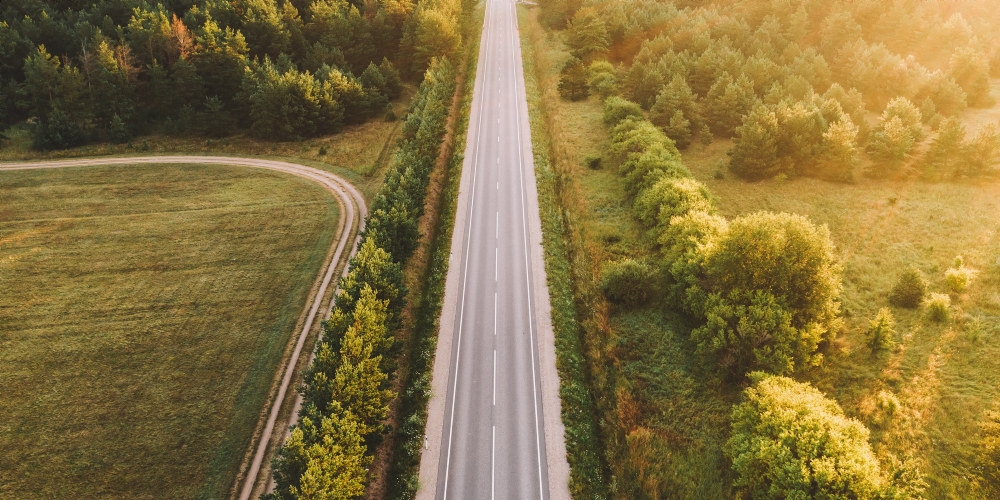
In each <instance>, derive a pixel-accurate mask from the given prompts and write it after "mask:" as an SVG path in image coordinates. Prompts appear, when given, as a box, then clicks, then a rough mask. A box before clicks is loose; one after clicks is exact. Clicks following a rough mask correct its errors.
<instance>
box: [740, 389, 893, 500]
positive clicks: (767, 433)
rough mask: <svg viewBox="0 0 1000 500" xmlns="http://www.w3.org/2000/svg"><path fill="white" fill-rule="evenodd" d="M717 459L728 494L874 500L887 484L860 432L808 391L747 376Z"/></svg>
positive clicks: (854, 422)
mask: <svg viewBox="0 0 1000 500" xmlns="http://www.w3.org/2000/svg"><path fill="white" fill-rule="evenodd" d="M750 377H751V379H752V380H753V382H754V384H753V386H751V387H750V388H748V389H746V391H745V392H744V401H743V402H742V403H740V404H738V405H736V407H735V408H734V409H733V417H732V437H730V439H729V442H728V443H726V447H725V451H726V455H727V456H729V457H730V458H731V459H732V461H733V469H734V470H735V471H736V473H737V475H738V478H737V480H736V486H737V488H739V489H740V490H742V491H743V492H744V493H745V494H746V495H747V496H749V497H750V498H755V499H758V498H759V499H765V498H803V499H805V498H831V499H834V498H841V499H848V498H853V499H874V498H881V497H882V496H883V495H884V494H885V493H886V492H887V491H888V490H889V481H887V479H886V477H885V476H884V474H883V472H882V468H881V466H880V464H879V462H878V460H877V459H876V457H875V453H874V452H873V451H872V447H871V445H870V444H869V442H868V436H869V433H868V429H867V428H865V426H864V425H863V424H862V423H861V422H859V421H857V420H855V419H853V418H849V417H847V416H845V415H844V412H843V410H841V409H840V406H839V405H838V404H837V402H836V401H834V400H832V399H828V398H827V397H826V396H824V395H823V393H822V392H820V391H819V390H817V389H816V388H814V387H812V386H811V385H809V384H805V383H801V382H796V381H794V380H792V379H790V378H786V377H779V376H773V375H768V374H764V373H760V372H755V373H753V374H751V375H750Z"/></svg>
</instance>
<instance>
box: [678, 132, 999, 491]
mask: <svg viewBox="0 0 1000 500" xmlns="http://www.w3.org/2000/svg"><path fill="white" fill-rule="evenodd" d="M726 149H727V144H725V143H722V142H719V143H716V144H713V145H711V146H709V147H704V146H701V145H695V146H692V148H691V150H690V151H688V152H686V153H685V155H684V156H685V164H686V165H687V166H688V167H689V168H690V169H691V170H692V173H693V174H694V175H695V177H697V178H698V179H699V180H701V181H702V182H704V183H705V184H706V185H707V186H708V187H709V189H710V190H711V191H712V193H713V194H715V196H716V197H717V201H718V206H719V208H720V210H721V212H722V213H723V214H725V215H727V216H735V215H739V214H744V213H748V212H753V211H757V210H771V211H778V212H782V211H783V212H794V213H799V214H803V215H806V216H808V217H809V218H810V219H811V220H812V221H813V222H816V223H820V224H826V225H828V226H829V227H830V231H831V234H832V237H833V241H834V243H835V244H836V245H837V249H838V251H839V254H840V259H841V263H842V265H843V267H844V274H843V276H844V293H843V305H844V316H845V320H846V325H847V328H846V331H845V333H844V334H843V335H841V336H840V337H839V339H838V342H837V344H836V345H835V346H834V348H833V349H832V351H831V352H830V353H828V354H827V358H828V359H827V363H826V364H825V365H824V366H823V367H822V369H820V370H818V371H817V372H816V373H813V374H810V379H811V381H812V382H814V383H815V384H816V385H817V386H818V387H820V388H821V389H822V390H823V391H824V392H826V393H827V394H829V395H832V396H834V397H835V398H836V399H837V400H838V401H839V402H840V404H841V405H842V406H844V409H845V411H847V412H848V413H849V414H851V415H852V416H855V417H858V418H860V419H862V420H863V421H865V422H866V423H867V424H868V425H869V427H870V428H871V429H872V430H873V437H874V441H875V443H876V444H877V445H879V446H881V447H884V449H886V450H888V451H891V452H893V453H895V454H897V455H900V456H913V457H917V458H918V461H919V462H921V464H922V465H923V467H922V468H923V470H924V472H926V473H927V475H928V482H929V484H930V489H929V490H928V496H929V497H930V498H947V497H954V498H969V497H977V496H982V495H983V494H984V493H983V492H982V491H981V490H978V489H977V487H976V483H977V482H978V481H980V477H979V476H980V475H981V471H979V470H978V467H979V465H978V463H977V460H978V456H977V455H978V450H977V448H976V441H977V439H978V422H979V420H980V419H981V418H982V415H983V412H984V411H985V410H986V409H988V408H989V407H991V406H992V405H993V404H994V403H995V402H997V401H998V400H1000V344H998V343H997V340H998V339H1000V287H998V285H1000V219H998V218H997V214H1000V181H998V180H997V179H982V180H978V181H968V182H949V183H938V184H931V183H925V182H899V181H876V180H870V179H864V180H862V181H861V182H860V183H858V184H833V183H828V182H823V181H817V180H813V179H794V180H788V181H783V182H782V181H776V180H775V181H768V182H761V183H755V184H749V183H745V182H742V181H739V180H736V179H735V178H734V177H733V176H730V175H724V178H723V179H718V178H717V175H716V172H718V170H719V165H720V162H722V161H723V160H724V158H725V150H726ZM957 255H961V256H962V257H963V258H964V260H965V265H966V266H968V267H971V268H974V269H977V270H978V271H979V275H978V277H977V279H976V280H975V281H974V282H973V284H972V286H971V288H970V289H969V290H968V292H967V293H964V294H962V295H960V296H953V297H952V303H953V304H954V305H953V308H952V318H953V319H952V321H950V322H947V323H943V324H941V323H935V322H933V321H929V320H928V319H927V318H925V317H924V315H922V314H921V313H920V312H919V311H915V310H907V309H900V308H893V313H894V314H895V316H896V320H897V328H896V330H897V332H898V333H899V338H898V340H899V341H900V347H899V348H898V349H897V350H896V351H894V352H892V353H891V354H889V355H888V356H883V357H874V358H873V357H872V356H871V354H870V352H869V350H868V349H866V347H865V345H864V342H865V335H864V332H865V327H866V326H867V323H868V321H869V320H870V319H872V318H873V317H874V316H875V314H876V313H877V311H878V309H879V308H880V307H886V306H888V305H889V304H888V300H887V296H888V293H889V290H890V289H891V288H892V285H893V284H894V283H895V280H896V279H897V277H898V276H899V274H900V273H901V272H902V271H903V270H904V269H905V268H906V267H907V266H910V265H915V266H916V267H918V268H919V269H920V270H921V271H923V273H924V274H925V275H926V276H927V277H928V280H929V282H930V288H931V291H935V292H942V293H946V292H947V291H948V290H947V287H946V285H945V282H944V272H945V270H946V269H948V268H949V267H951V266H952V262H953V260H954V258H955V257H956V256H957ZM880 391H889V392H892V393H893V394H895V395H896V396H897V397H898V399H899V401H900V403H901V408H900V410H899V411H898V412H897V414H896V416H895V417H894V418H891V419H888V421H886V422H883V415H882V414H881V413H880V412H879V410H878V405H877V402H876V400H877V395H878V393H879V392H880Z"/></svg>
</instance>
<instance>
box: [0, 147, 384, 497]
mask: <svg viewBox="0 0 1000 500" xmlns="http://www.w3.org/2000/svg"><path fill="white" fill-rule="evenodd" d="M137 163H143V164H160V165H162V164H176V163H182V164H188V165H192V164H193V165H231V166H240V167H252V168H262V169H266V170H275V171H278V172H284V173H288V174H292V175H296V176H299V177H303V178H305V179H309V180H311V181H313V182H316V183H317V184H319V185H320V186H322V187H323V188H324V189H326V190H327V191H329V192H330V193H332V194H333V195H334V196H335V197H336V198H337V201H338V203H339V204H340V205H341V207H342V208H343V210H341V211H340V220H339V222H338V225H339V229H340V230H339V231H338V235H339V236H338V237H337V238H335V239H334V241H333V246H331V249H330V252H328V253H329V254H331V255H332V257H331V258H330V260H329V261H328V262H326V263H325V264H324V265H323V268H322V269H321V270H320V274H319V276H318V277H317V282H318V283H319V290H318V291H317V292H316V294H315V297H314V299H313V301H312V303H311V304H309V303H307V304H306V309H307V314H306V320H305V323H304V324H303V326H302V330H301V331H300V332H299V336H298V339H297V340H296V343H295V349H294V350H293V351H292V355H291V357H290V358H289V360H288V363H287V365H286V366H285V371H284V375H283V376H282V379H281V385H280V386H279V387H278V392H277V395H276V396H275V397H274V400H273V402H272V406H271V410H270V413H269V414H268V418H267V423H266V424H265V426H264V428H263V430H262V431H261V433H260V436H259V438H258V440H257V445H256V450H255V452H254V456H253V461H252V462H251V463H250V469H249V470H248V471H247V473H246V475H245V477H244V479H243V481H242V485H241V487H240V490H239V491H240V494H239V498H240V500H247V499H249V498H250V496H251V494H252V493H253V491H254V487H255V486H257V485H258V483H259V481H258V477H257V476H258V475H259V473H260V468H261V464H262V463H263V461H264V455H265V454H266V453H267V448H268V445H269V443H270V442H271V434H272V433H273V431H274V424H275V422H276V421H277V419H278V414H279V413H280V412H281V405H282V402H283V401H284V399H285V395H286V394H287V392H288V389H289V387H290V386H291V382H292V378H293V377H294V375H295V371H296V364H297V361H298V359H299V357H300V356H301V354H302V349H303V346H304V345H305V342H306V338H307V337H308V334H309V331H310V330H311V329H312V326H313V324H314V323H315V321H316V317H317V315H318V313H319V309H320V306H321V305H322V302H323V297H324V296H325V295H326V290H327V288H328V287H329V285H330V283H331V282H332V281H333V276H334V274H335V272H336V269H337V267H338V266H337V264H338V263H340V262H341V260H342V258H343V253H344V249H345V248H346V246H347V241H348V239H349V236H350V235H351V234H352V233H353V234H355V235H356V236H355V238H354V243H353V244H352V245H351V249H350V254H351V255H353V254H354V252H355V251H356V250H357V246H358V242H359V241H360V235H361V231H362V230H363V229H364V221H365V218H366V216H367V215H368V207H367V206H366V205H365V200H364V198H363V197H362V196H361V192H360V191H358V189H357V188H355V187H354V186H353V185H351V184H350V183H349V182H347V181H346V180H344V179H343V178H341V177H340V176H338V175H336V174H332V173H330V172H326V171H323V170H319V169H317V168H313V167H307V166H305V165H297V164H294V163H288V162H283V161H274V160H263V159H258V158H236V157H228V156H126V157H108V158H88V159H70V160H52V161H32V162H0V171H5V170H35V169H45V168H67V167H88V166H103V165H134V164H137ZM345 236H346V237H345ZM344 260H345V262H346V259H344ZM344 268H345V269H346V263H345V265H344ZM313 288H315V285H314V287H313ZM334 298H335V296H334V297H331V298H330V303H329V304H328V306H327V308H326V309H325V310H324V311H325V313H328V312H329V311H330V309H331V308H332V307H333V300H334ZM325 313H324V314H325ZM323 319H325V317H324V318H323ZM296 406H297V405H296ZM264 484H267V482H265V483H264Z"/></svg>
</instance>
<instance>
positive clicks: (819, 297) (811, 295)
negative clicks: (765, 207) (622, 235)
mask: <svg viewBox="0 0 1000 500" xmlns="http://www.w3.org/2000/svg"><path fill="white" fill-rule="evenodd" d="M605 118H606V121H607V122H608V124H609V125H612V126H613V129H612V135H611V148H610V154H611V156H612V159H613V160H614V161H615V162H616V163H617V164H618V165H619V172H620V174H621V175H622V176H624V178H625V187H626V190H627V191H628V192H629V194H631V195H632V196H633V197H634V198H633V199H634V202H633V203H634V206H633V214H634V215H635V217H636V218H637V219H638V220H639V221H641V222H642V223H643V224H644V225H645V226H646V227H647V228H649V231H650V236H651V237H652V239H653V241H655V242H656V243H657V245H658V246H659V249H660V251H661V256H662V266H663V270H664V271H665V273H666V274H667V275H668V276H669V278H670V279H669V281H670V283H669V284H668V285H667V289H668V290H669V293H668V295H669V298H670V299H671V301H672V302H673V303H676V304H679V305H681V307H682V308H683V309H684V310H685V312H687V313H688V314H690V315H691V316H692V317H693V318H694V319H696V320H697V321H698V322H699V324H700V325H701V326H699V327H698V328H695V330H694V331H692V333H691V336H692V340H693V341H694V343H695V345H696V346H697V350H698V351H699V352H700V353H701V354H704V355H707V356H709V357H712V358H714V361H715V362H716V365H717V366H718V368H719V369H720V372H722V373H723V374H725V375H730V376H735V377H737V378H741V377H743V376H744V375H745V374H746V373H748V372H749V371H751V370H756V369H762V370H768V371H771V372H774V373H778V374H784V373H790V372H793V371H795V370H797V369H800V368H802V367H804V366H809V365H812V364H814V363H816V362H818V361H819V360H820V359H821V358H820V356H819V354H818V353H817V350H818V347H819V345H820V344H821V343H822V342H824V341H828V340H830V339H831V338H832V336H833V334H834V332H835V330H836V328H838V325H839V323H838V319H837V314H838V311H839V309H838V303H837V297H838V295H839V290H840V275H839V268H838V267H837V265H836V264H835V259H834V252H833V244H832V243H831V241H830V236H829V232H828V231H827V229H826V228H825V227H816V226H814V225H812V224H811V223H810V222H809V221H808V220H806V219H805V218H804V217H801V216H797V215H790V214H774V213H766V212H762V213H755V214H750V215H747V216H744V217H740V218H737V219H733V220H731V221H730V220H726V219H725V218H722V217H720V216H718V215H717V214H716V209H715V205H714V203H713V201H712V198H711V194H710V193H709V192H708V189H707V188H705V186H704V185H702V184H701V183H700V182H698V181H697V180H695V179H693V178H692V177H691V174H690V172H689V171H688V170H687V168H685V167H684V165H683V164H682V162H681V157H680V154H679V153H678V151H677V148H676V147H675V146H674V142H673V141H672V140H671V139H670V138H668V137H667V136H666V135H665V134H664V133H663V131H662V130H660V129H659V128H658V127H657V126H656V125H654V124H653V123H651V122H649V121H647V120H646V119H644V118H642V117H641V114H640V115H636V106H635V105H634V104H630V103H628V102H627V101H624V100H623V99H621V98H618V97H611V98H609V99H608V101H607V105H606V112H605ZM619 267H620V266H619ZM608 271H609V273H610V274H608V275H607V276H606V278H608V283H609V284H610V283H612V281H613V280H611V278H612V277H613V276H612V275H613V274H614V272H615V271H619V269H618V267H610V268H609V269H608ZM609 298H612V297H609Z"/></svg>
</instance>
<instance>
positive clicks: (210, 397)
mask: <svg viewBox="0 0 1000 500" xmlns="http://www.w3.org/2000/svg"><path fill="white" fill-rule="evenodd" d="M336 220H337V205H336V202H335V201H334V199H333V198H332V197H331V196H330V195H329V194H327V193H326V192H325V191H323V190H322V189H321V188H319V187H318V186H315V185H313V184H312V183H310V182H309V181H306V180H303V179H299V178H296V177H292V176H288V175H284V174H278V173H271V172H266V171H260V170H252V169H245V168H237V167H195V166H177V165H170V166H130V167H120V166H119V167H88V168H73V169H58V170H44V171H22V172H3V173H0V290H2V292H0V387H2V388H3V399H2V401H3V404H0V449H2V450H4V451H3V453H2V454H0V496H2V497H5V498H221V497H225V496H226V495H227V494H228V490H229V487H230V486H231V484H232V482H233V480H234V478H235V474H236V472H237V468H238V466H239V462H240V460H241V459H242V458H243V455H244V453H245V450H246V447H247V445H248V443H249V439H250V435H251V434H252V432H253V430H254V426H255V424H256V423H257V419H258V416H259V414H260V411H261V407H262V405H263V402H264V400H265V399H266V397H267V392H268V390H269V389H270V387H271V383H272V380H273V378H274V370H275V367H276V366H277V363H278V362H279V360H280V358H281V356H282V353H283V351H284V349H285V346H286V343H287V340H288V338H289V335H290V334H291V333H292V330H293V327H294V325H295V323H296V321H297V320H298V318H299V316H300V314H301V312H302V307H303V304H304V303H305V299H306V296H307V295H308V292H309V288H310V287H311V285H312V284H313V282H314V280H315V276H316V273H317V271H318V269H319V267H320V265H321V261H322V259H323V258H324V257H325V255H326V253H327V250H328V248H329V246H330V244H331V241H332V239H333V237H334V236H335V235H334V234H333V232H334V231H335V229H336Z"/></svg>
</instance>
